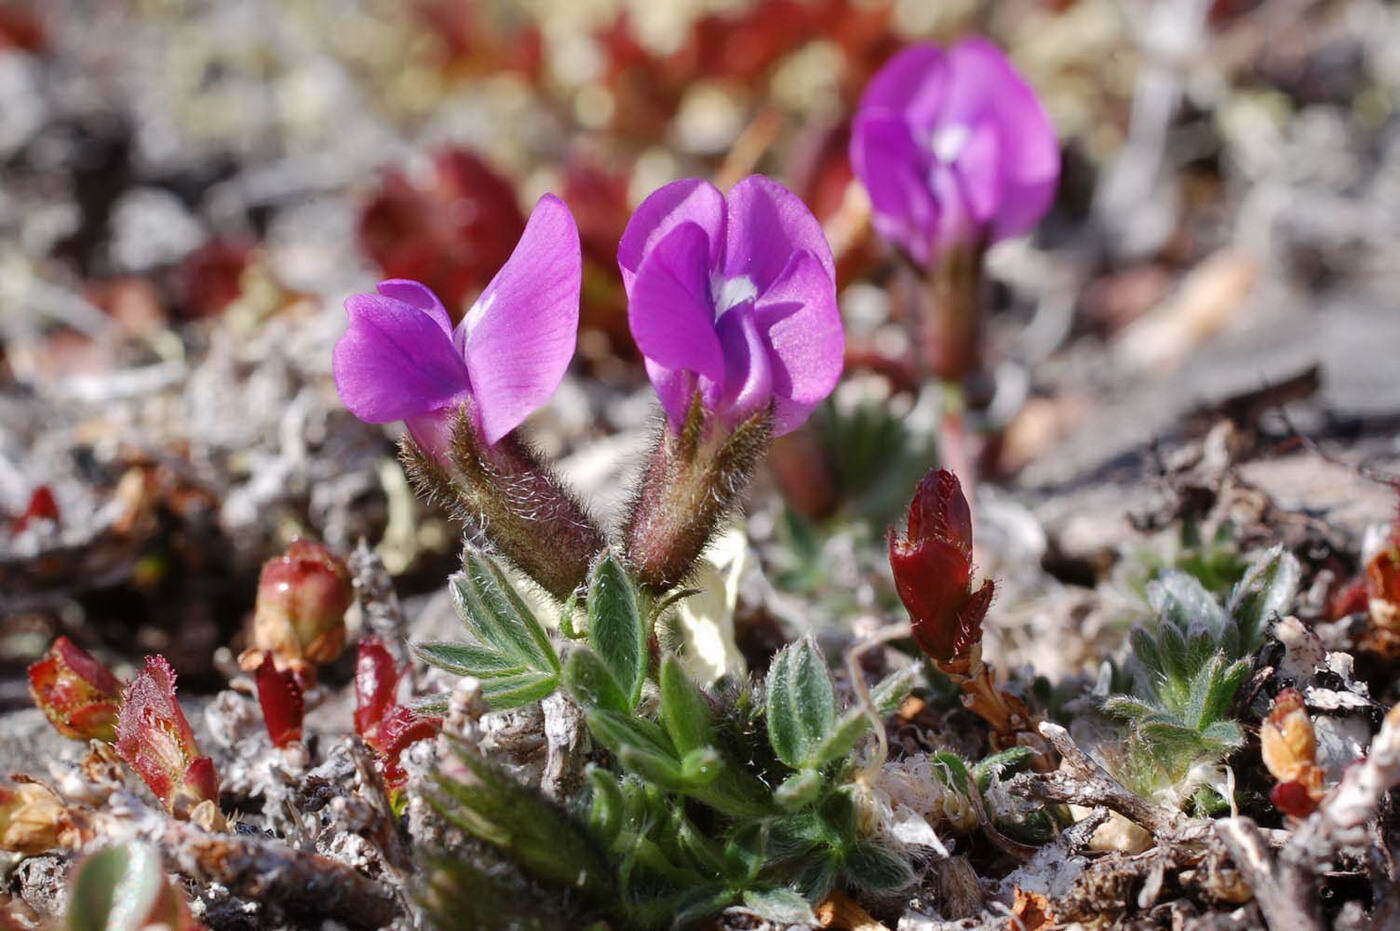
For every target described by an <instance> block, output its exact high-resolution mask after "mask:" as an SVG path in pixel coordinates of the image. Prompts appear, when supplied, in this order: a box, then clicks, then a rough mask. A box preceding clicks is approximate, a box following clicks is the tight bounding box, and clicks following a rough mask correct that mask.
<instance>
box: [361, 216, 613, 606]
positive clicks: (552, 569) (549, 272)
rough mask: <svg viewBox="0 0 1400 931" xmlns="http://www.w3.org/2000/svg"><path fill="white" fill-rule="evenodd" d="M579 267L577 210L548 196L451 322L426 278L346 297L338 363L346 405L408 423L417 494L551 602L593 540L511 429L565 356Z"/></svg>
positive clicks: (547, 393)
mask: <svg viewBox="0 0 1400 931" xmlns="http://www.w3.org/2000/svg"><path fill="white" fill-rule="evenodd" d="M580 262H581V259H580V253H579V239H578V229H577V227H576V226H575V225H574V220H573V217H572V216H571V215H570V213H569V210H568V208H567V207H566V206H564V203H563V201H561V200H559V199H558V198H557V197H554V196H553V195H545V196H544V197H542V198H541V199H540V201H539V203H538V204H537V205H536V206H535V209H534V212H533V213H532V214H531V215H530V219H529V221H528V222H527V223H526V225H525V232H524V233H523V234H522V235H521V237H520V242H519V243H518V244H517V246H516V248H515V251H514V252H513V253H512V254H511V257H510V258H509V259H508V260H507V261H506V263H505V265H503V266H502V267H501V270H500V271H499V272H497V274H496V276H495V277H494V278H493V279H491V282H490V283H489V284H488V285H487V286H486V288H485V290H483V291H482V292H481V296H480V297H479V298H477V300H476V303H474V304H473V305H472V307H471V308H470V309H469V310H468V311H467V312H466V314H465V315H464V316H463V317H462V320H461V322H460V323H458V324H457V325H456V326H455V327H454V326H453V325H452V319H451V317H450V315H449V313H448V311H447V308H445V307H444V306H443V305H442V302H441V301H439V300H438V299H437V297H436V296H435V295H434V294H433V293H432V292H431V291H430V290H428V288H426V287H425V286H423V285H422V284H419V283H418V282H416V281H407V280H391V281H382V282H380V283H379V288H378V293H377V294H357V295H354V296H353V297H351V298H350V299H348V300H347V301H346V302H345V308H346V312H347V313H348V314H349V317H350V326H349V329H348V330H346V333H345V335H344V336H343V337H341V339H340V342H339V343H337V344H336V347H335V357H334V372H335V381H336V387H337V389H338V390H339V392H340V396H341V399H342V400H343V401H344V402H345V406H346V407H348V408H349V409H350V410H351V412H352V413H354V414H355V415H356V416H357V417H359V418H360V419H362V420H366V421H369V422H371V423H388V422H392V421H396V420H402V421H404V423H405V424H406V425H407V427H408V436H407V437H406V438H405V440H404V443H403V458H404V461H405V463H406V465H407V466H408V468H409V473H410V476H411V477H412V478H413V479H414V481H415V483H416V485H417V487H418V488H419V490H420V492H422V493H423V494H425V496H428V497H430V498H435V499H438V500H441V501H443V502H444V503H446V504H447V505H449V506H450V507H452V508H453V509H454V510H456V511H457V513H458V514H459V515H460V516H461V517H463V518H464V519H465V520H467V521H468V523H469V525H470V526H472V527H473V529H475V530H476V531H477V532H479V533H481V534H484V535H485V539H488V540H489V541H490V543H491V545H492V546H493V547H494V548H495V549H496V550H497V552H499V553H500V554H501V555H503V556H505V557H506V558H507V559H508V560H510V562H511V563H513V564H514V565H516V566H517V567H519V568H520V569H521V570H523V571H524V572H525V573H526V574H528V575H529V576H530V577H531V578H533V579H534V580H535V581H536V582H538V583H539V584H540V585H541V586H542V587H543V588H544V589H545V590H546V591H548V592H550V593H551V594H553V595H554V596H556V597H558V598H565V597H568V595H569V594H570V593H571V592H573V590H574V589H575V588H577V587H578V586H579V585H580V584H581V583H582V582H583V579H584V577H585V575H586V574H587V571H588V564H589V561H590V560H591V559H592V558H593V556H594V554H596V553H597V552H598V551H599V550H600V549H601V548H602V546H603V536H602V533H601V532H600V531H599V530H598V529H597V527H596V526H595V525H594V523H593V521H592V519H591V518H590V517H589V516H588V515H587V513H586V512H585V511H584V509H583V507H582V506H581V505H580V504H579V503H578V501H577V500H576V498H575V497H574V496H573V495H572V494H571V493H570V492H569V491H568V490H566V489H565V488H564V486H563V485H562V484H561V483H560V482H559V480H558V479H557V478H556V477H555V476H554V474H553V472H552V471H551V470H550V469H549V467H548V466H547V465H546V464H545V463H544V462H543V461H542V460H541V459H540V457H539V456H538V455H537V454H536V453H535V452H534V451H533V450H532V449H531V448H530V447H529V446H528V445H527V444H526V443H525V442H524V441H523V440H522V439H521V438H520V437H519V436H518V435H517V433H516V432H515V429H516V427H518V426H520V424H521V423H522V422H523V421H524V420H525V418H526V417H528V416H529V415H530V414H531V413H532V412H533V411H535V410H536V409H538V408H539V407H540V406H542V405H543V404H544V403H545V402H547V401H548V400H549V399H550V397H551V396H552V395H553V394H554V391H555V389H556V388H557V387H558V386H559V382H560V380H561V379H562V378H563V376H564V370H565V369H566V368H568V365H569V360H570V359H571V358H572V357H573V354H574V342H575V338H576V336H577V333H578V313H579V306H578V302H579V282H580V274H581V272H580ZM541 539H549V540H550V541H551V545H549V546H540V545H539V541H540V540H541Z"/></svg>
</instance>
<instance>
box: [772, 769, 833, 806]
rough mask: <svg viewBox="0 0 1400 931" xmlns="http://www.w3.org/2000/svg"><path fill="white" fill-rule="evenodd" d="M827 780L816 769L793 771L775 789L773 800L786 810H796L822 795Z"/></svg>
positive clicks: (813, 801)
mask: <svg viewBox="0 0 1400 931" xmlns="http://www.w3.org/2000/svg"><path fill="white" fill-rule="evenodd" d="M824 786H825V780H823V779H822V774H821V773H819V772H817V771H816V770H814V769H804V770H801V771H800V772H796V773H793V774H792V775H791V776H789V777H788V778H787V779H785V780H784V781H783V783H782V785H780V786H778V788H776V789H774V790H773V800H774V801H775V802H777V803H778V805H779V807H781V808H782V809H783V810H785V811H796V810H797V809H799V808H805V807H807V806H808V805H811V804H813V803H815V802H816V801H817V799H818V798H820V797H821V793H822V789H823V787H824Z"/></svg>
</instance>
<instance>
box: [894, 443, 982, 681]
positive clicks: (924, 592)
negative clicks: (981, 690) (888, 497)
mask: <svg viewBox="0 0 1400 931" xmlns="http://www.w3.org/2000/svg"><path fill="white" fill-rule="evenodd" d="M889 548H890V568H891V569H893V570H894V581H895V588H896V590H898V592H899V597H900V600H901V601H903V602H904V607H905V608H906V609H908V611H909V614H910V617H911V618H912V619H913V627H914V639H915V640H916V641H918V644H919V646H920V648H922V649H923V651H924V652H925V653H927V654H929V656H931V657H933V658H934V659H936V660H951V659H954V658H956V657H959V656H962V655H964V654H966V653H967V652H968V651H969V650H970V649H971V648H972V647H973V646H974V645H975V644H977V643H978V642H979V641H980V640H981V639H982V618H983V617H984V616H986V613H987V608H988V607H989V606H990V605H991V601H992V594H993V592H994V588H995V587H994V586H993V584H992V582H991V581H987V582H984V583H982V587H981V588H979V589H978V590H977V591H975V592H974V591H972V511H971V509H970V508H969V507H968V504H967V498H966V497H964V496H963V493H962V486H961V485H960V484H959V483H958V479H957V476H955V475H954V474H953V473H952V472H949V471H948V470H946V469H939V470H937V471H933V472H930V473H929V474H928V475H926V476H925V477H924V480H923V481H922V482H920V483H919V488H918V490H917V491H916V492H915V494H914V500H913V501H912V502H910V505H909V513H908V520H907V523H906V529H905V532H904V533H903V534H900V533H898V532H896V533H893V534H891V535H890V542H889Z"/></svg>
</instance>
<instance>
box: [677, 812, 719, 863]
mask: <svg viewBox="0 0 1400 931" xmlns="http://www.w3.org/2000/svg"><path fill="white" fill-rule="evenodd" d="M677 807H678V808H681V812H680V815H679V816H678V817H677V818H676V819H675V831H676V840H677V841H678V842H679V844H680V847H681V849H683V850H684V851H685V852H686V855H687V856H689V857H690V859H691V861H692V862H694V863H695V865H696V867H697V868H698V869H700V870H701V871H703V872H705V873H708V874H710V875H714V876H718V875H720V874H722V873H723V872H724V868H725V866H724V850H723V849H722V848H721V847H720V845H719V843H718V842H717V841H716V840H715V839H714V838H712V837H710V836H708V835H707V834H706V833H705V832H703V831H701V830H700V829H699V828H697V827H696V826H695V825H694V824H693V823H692V822H691V820H690V819H689V818H687V817H685V812H684V809H683V807H682V806H679V805H678V806H677Z"/></svg>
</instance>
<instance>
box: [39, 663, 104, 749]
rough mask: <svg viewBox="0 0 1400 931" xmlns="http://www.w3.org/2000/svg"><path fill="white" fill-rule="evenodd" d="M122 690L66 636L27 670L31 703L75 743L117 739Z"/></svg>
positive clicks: (99, 664) (98, 664)
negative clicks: (118, 711)
mask: <svg viewBox="0 0 1400 931" xmlns="http://www.w3.org/2000/svg"><path fill="white" fill-rule="evenodd" d="M121 691H122V684H121V682H119V681H118V680H117V677H116V676H114V675H112V673H111V672H109V671H108V669H107V667H106V666H103V665H102V664H101V663H99V662H98V661H97V660H96V659H94V658H93V657H92V656H91V655H90V654H89V653H87V652H86V651H85V650H83V649H81V648H79V647H78V646H76V645H74V643H73V642H72V641H71V640H69V639H68V638H67V637H59V638H58V639H57V640H55V641H54V642H53V646H51V647H49V652H48V653H46V654H45V655H44V658H43V659H41V660H39V661H38V662H36V663H34V664H33V665H31V666H30V667H29V694H30V695H32V696H33V697H34V704H35V705H37V706H38V707H39V710H41V711H43V712H44V716H45V717H47V718H48V719H49V722H50V723H51V724H53V726H54V728H55V729H56V730H57V731H58V732H59V733H60V734H62V735H63V736H64V737H71V738H73V739H75V740H87V739H89V738H95V739H97V740H105V741H108V742H109V743H110V742H111V741H113V740H116V737H117V731H116V727H117V708H118V706H119V705H120V704H121Z"/></svg>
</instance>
